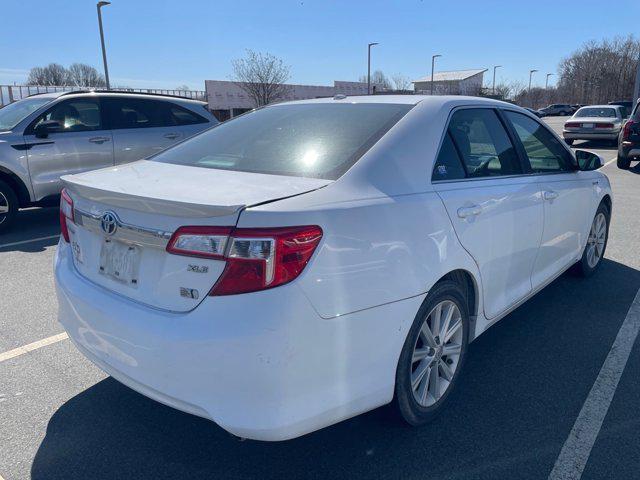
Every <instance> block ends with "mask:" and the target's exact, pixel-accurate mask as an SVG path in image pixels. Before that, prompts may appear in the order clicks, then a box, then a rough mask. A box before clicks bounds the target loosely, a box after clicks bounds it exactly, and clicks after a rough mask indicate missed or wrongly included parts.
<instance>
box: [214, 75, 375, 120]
mask: <svg viewBox="0 0 640 480" xmlns="http://www.w3.org/2000/svg"><path fill="white" fill-rule="evenodd" d="M204 85H205V90H206V92H207V98H208V102H209V109H210V110H211V111H212V112H213V113H214V115H216V116H217V117H218V119H219V120H227V119H228V118H230V117H233V116H235V115H240V114H241V113H244V112H246V111H247V110H250V109H252V108H254V107H255V105H254V104H253V102H252V101H251V98H250V97H249V96H248V95H247V93H246V92H245V91H244V90H242V89H241V88H240V87H239V86H238V85H236V84H235V83H234V82H229V81H226V80H205V82H204ZM287 86H288V87H289V88H288V94H287V95H286V97H285V98H283V99H281V100H304V99H307V98H319V97H333V96H334V95H338V94H344V95H366V94H367V84H366V83H363V82H343V81H338V80H336V81H334V82H333V86H325V85H287ZM371 88H372V90H373V88H374V87H373V86H372V87H371Z"/></svg>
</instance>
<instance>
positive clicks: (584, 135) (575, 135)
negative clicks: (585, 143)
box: [562, 130, 620, 140]
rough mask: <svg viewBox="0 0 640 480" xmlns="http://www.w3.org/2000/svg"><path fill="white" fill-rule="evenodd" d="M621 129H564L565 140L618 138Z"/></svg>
mask: <svg viewBox="0 0 640 480" xmlns="http://www.w3.org/2000/svg"><path fill="white" fill-rule="evenodd" d="M619 133H620V132H619V131H615V132H602V133H600V132H598V133H595V132H569V131H566V130H565V131H563V132H562V136H563V137H564V138H565V140H617V139H618V134H619Z"/></svg>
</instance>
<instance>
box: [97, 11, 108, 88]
mask: <svg viewBox="0 0 640 480" xmlns="http://www.w3.org/2000/svg"><path fill="white" fill-rule="evenodd" d="M107 5H111V2H104V1H103V2H98V4H97V5H96V8H97V9H98V25H99V26H100V43H101V45H102V62H103V63H104V79H105V81H106V83H107V90H109V88H110V86H109V69H108V68H107V51H106V50H105V48H104V32H103V31H102V12H101V11H100V9H101V8H102V7H105V6H107Z"/></svg>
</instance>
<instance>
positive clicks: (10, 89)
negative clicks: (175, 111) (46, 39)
mask: <svg viewBox="0 0 640 480" xmlns="http://www.w3.org/2000/svg"><path fill="white" fill-rule="evenodd" d="M74 90H87V89H85V88H82V87H74V86H41V85H0V107H4V106H5V105H8V104H10V103H13V102H15V101H16V100H20V99H22V98H26V97H28V96H30V95H36V94H38V93H51V92H71V91H74ZM111 90H112V91H115V92H131V93H136V92H137V93H157V94H161V95H175V96H177V97H184V98H191V99H193V100H202V101H205V102H206V101H207V93H206V92H205V91H202V90H162V89H155V88H112V89H111Z"/></svg>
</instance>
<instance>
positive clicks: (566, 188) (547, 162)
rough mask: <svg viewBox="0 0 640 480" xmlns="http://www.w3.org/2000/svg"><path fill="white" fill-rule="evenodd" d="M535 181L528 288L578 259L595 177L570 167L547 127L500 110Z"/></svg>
mask: <svg viewBox="0 0 640 480" xmlns="http://www.w3.org/2000/svg"><path fill="white" fill-rule="evenodd" d="M504 114H505V117H506V118H507V119H508V120H509V122H510V124H511V125H512V126H513V131H514V134H515V137H516V138H517V141H518V142H520V145H521V148H522V149H523V151H524V152H523V153H524V155H525V156H526V158H527V160H528V163H529V165H528V167H529V168H530V172H531V173H532V174H533V175H534V177H535V178H536V181H537V182H538V184H539V186H540V190H541V195H542V199H543V204H544V231H543V234H542V242H541V244H540V251H539V252H538V256H537V258H536V261H535V264H534V268H533V272H532V283H533V288H536V287H538V286H540V285H542V284H544V283H545V282H547V281H548V280H549V279H550V278H553V277H554V276H556V275H557V274H558V273H560V272H562V271H563V270H564V269H565V268H566V267H567V266H568V265H569V264H571V263H573V262H574V261H575V260H576V259H578V258H579V257H580V255H581V253H582V248H583V247H584V245H585V243H586V235H587V234H588V231H589V225H590V223H591V218H590V216H591V215H592V213H593V208H592V207H593V204H594V202H595V201H596V200H597V192H596V188H595V187H596V186H597V183H596V184H594V182H597V181H598V180H597V177H598V176H599V174H597V173H594V172H580V171H577V170H575V169H574V168H573V167H572V164H573V159H572V155H571V153H570V152H569V151H568V150H567V148H566V147H564V145H563V142H561V141H560V140H559V139H558V138H557V137H556V136H555V135H554V134H553V133H551V131H549V129H548V128H547V127H545V126H544V125H543V124H542V123H540V122H538V121H537V120H535V119H533V118H531V117H529V116H528V115H524V114H522V113H518V112H514V111H509V110H507V111H505V112H504Z"/></svg>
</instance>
